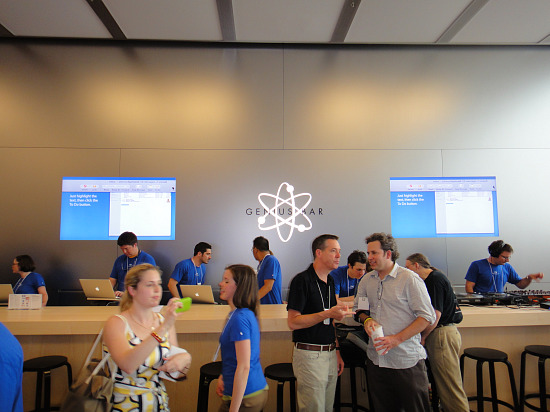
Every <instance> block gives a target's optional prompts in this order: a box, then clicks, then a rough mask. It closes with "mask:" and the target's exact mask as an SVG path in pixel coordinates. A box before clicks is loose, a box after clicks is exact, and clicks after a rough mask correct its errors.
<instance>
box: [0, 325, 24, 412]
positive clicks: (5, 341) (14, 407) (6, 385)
mask: <svg viewBox="0 0 550 412" xmlns="http://www.w3.org/2000/svg"><path fill="white" fill-rule="evenodd" d="M0 342H2V350H1V351H0V369H1V370H2V390H0V405H2V410H4V411H11V412H20V411H21V412H22V411H23V387H22V380H23V349H22V348H21V344H20V343H19V341H18V340H17V339H16V338H15V337H14V336H13V335H12V334H11V332H10V331H9V330H8V329H7V328H6V327H5V326H4V325H3V324H2V323H0Z"/></svg>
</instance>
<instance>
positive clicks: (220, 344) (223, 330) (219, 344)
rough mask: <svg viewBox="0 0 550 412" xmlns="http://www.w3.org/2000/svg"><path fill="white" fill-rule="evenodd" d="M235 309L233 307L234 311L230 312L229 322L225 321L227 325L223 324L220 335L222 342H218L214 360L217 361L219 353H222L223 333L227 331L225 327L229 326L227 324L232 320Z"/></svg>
mask: <svg viewBox="0 0 550 412" xmlns="http://www.w3.org/2000/svg"><path fill="white" fill-rule="evenodd" d="M235 310H236V309H233V311H231V313H230V314H229V316H228V317H227V322H225V325H223V329H222V333H221V335H220V342H219V343H218V348H217V349H216V353H215V354H214V357H213V358H212V362H216V359H218V354H219V353H220V349H221V347H222V342H221V338H222V335H223V333H224V332H225V328H227V324H228V323H229V321H230V320H231V317H232V316H233V314H234V313H235Z"/></svg>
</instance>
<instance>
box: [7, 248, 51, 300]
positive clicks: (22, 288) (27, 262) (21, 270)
mask: <svg viewBox="0 0 550 412" xmlns="http://www.w3.org/2000/svg"><path fill="white" fill-rule="evenodd" d="M34 269H36V267H35V265H34V261H33V260H32V258H31V257H30V256H29V255H19V256H16V257H15V259H13V263H12V264H11V270H12V272H13V273H17V274H19V276H21V278H20V279H19V280H18V281H17V283H16V284H15V286H14V287H13V293H15V294H18V295H23V294H29V295H33V294H34V295H37V294H40V295H42V306H46V303H48V292H47V291H46V283H45V282H44V278H43V277H42V275H41V274H40V273H36V272H34Z"/></svg>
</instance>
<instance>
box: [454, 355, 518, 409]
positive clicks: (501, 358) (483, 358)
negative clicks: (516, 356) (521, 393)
mask: <svg viewBox="0 0 550 412" xmlns="http://www.w3.org/2000/svg"><path fill="white" fill-rule="evenodd" d="M465 358H470V359H473V360H475V361H477V362H476V381H477V395H476V396H468V400H469V401H477V412H483V402H485V401H487V402H491V404H492V406H493V411H498V405H503V406H506V407H508V408H510V409H512V410H514V411H517V410H518V405H519V403H518V394H517V389H516V381H515V379H514V370H513V368H512V364H511V363H510V362H509V361H508V355H507V354H506V352H503V351H500V350H497V349H490V348H466V349H464V353H463V354H462V355H461V356H460V373H461V375H462V380H463V381H464V359H465ZM485 362H487V363H488V365H489V378H490V385H491V396H490V397H487V396H484V395H483V364H484V363H485ZM498 362H500V363H504V364H505V365H506V367H507V368H508V378H509V380H510V389H511V392H512V399H513V402H514V404H513V405H512V404H510V403H508V402H505V401H503V400H500V399H498V396H497V386H496V374H495V363H498Z"/></svg>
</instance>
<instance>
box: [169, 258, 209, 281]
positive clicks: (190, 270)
mask: <svg viewBox="0 0 550 412" xmlns="http://www.w3.org/2000/svg"><path fill="white" fill-rule="evenodd" d="M205 273H206V265H205V264H204V263H202V264H201V265H200V266H198V267H197V266H195V264H194V263H193V260H192V259H191V258H189V259H185V260H182V261H181V262H179V263H178V264H177V265H176V267H175V268H174V271H173V272H172V276H170V277H171V278H172V279H174V280H175V281H176V282H178V283H179V284H180V285H202V284H204V274H205Z"/></svg>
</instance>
